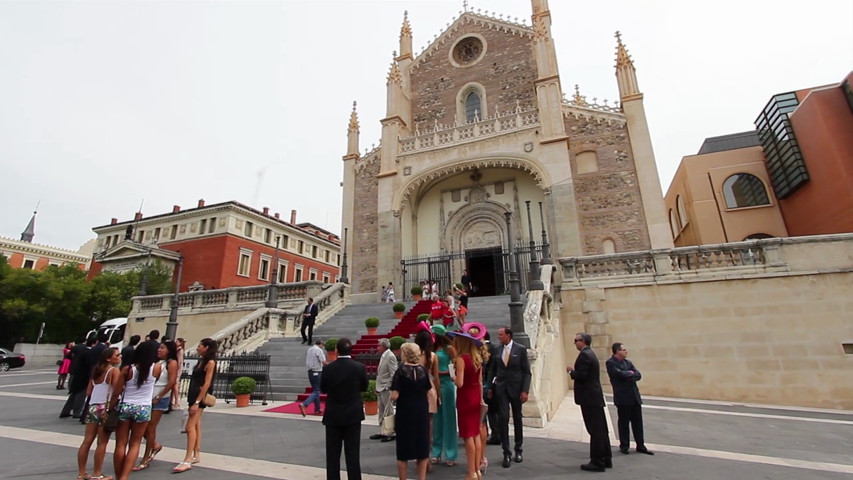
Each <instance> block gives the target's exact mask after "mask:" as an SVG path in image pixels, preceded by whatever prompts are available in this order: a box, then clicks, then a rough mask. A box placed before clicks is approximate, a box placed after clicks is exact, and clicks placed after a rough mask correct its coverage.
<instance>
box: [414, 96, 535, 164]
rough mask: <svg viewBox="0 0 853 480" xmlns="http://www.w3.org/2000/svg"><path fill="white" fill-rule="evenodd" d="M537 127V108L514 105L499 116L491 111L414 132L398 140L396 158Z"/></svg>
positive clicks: (498, 113)
mask: <svg viewBox="0 0 853 480" xmlns="http://www.w3.org/2000/svg"><path fill="white" fill-rule="evenodd" d="M538 126H539V110H538V109H536V108H535V107H533V108H527V109H522V108H521V107H520V106H518V105H516V108H515V109H513V110H510V111H508V112H503V113H500V112H495V114H494V115H493V116H491V117H487V118H485V119H483V120H478V121H476V122H472V123H465V124H461V125H459V124H456V125H443V124H439V123H436V124H435V125H434V128H432V129H430V130H427V131H426V132H421V131H419V130H416V132H415V135H412V136H410V137H402V138H400V140H399V141H400V155H401V156H402V155H409V154H413V153H419V152H423V151H428V150H434V149H438V148H445V147H449V146H455V145H461V144H464V143H468V142H473V141H474V140H482V139H484V138H488V137H494V136H498V135H503V134H505V133H511V132H517V131H520V130H527V129H530V128H534V127H538Z"/></svg>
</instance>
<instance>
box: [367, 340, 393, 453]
mask: <svg viewBox="0 0 853 480" xmlns="http://www.w3.org/2000/svg"><path fill="white" fill-rule="evenodd" d="M379 353H381V354H382V356H381V357H379V366H378V367H377V368H376V396H377V397H379V405H378V407H379V409H378V417H379V426H380V427H381V426H382V419H383V418H384V417H385V409H386V408H387V405H388V403H389V402H390V401H391V380H393V379H394V372H396V371H397V356H396V355H394V352H392V351H391V342H390V341H389V340H388V339H387V338H380V339H379ZM394 438H395V437H394V436H393V435H392V436H385V435H382V434H381V433H374V434H373V435H371V436H370V439H371V440H382V441H383V442H390V441H391V440H394Z"/></svg>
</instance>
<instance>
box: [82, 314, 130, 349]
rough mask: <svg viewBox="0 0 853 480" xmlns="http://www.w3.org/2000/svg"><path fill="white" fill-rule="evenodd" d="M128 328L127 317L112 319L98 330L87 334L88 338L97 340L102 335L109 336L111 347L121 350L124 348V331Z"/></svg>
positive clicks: (108, 340)
mask: <svg viewBox="0 0 853 480" xmlns="http://www.w3.org/2000/svg"><path fill="white" fill-rule="evenodd" d="M125 328H127V317H121V318H111V319H109V320H107V321H105V322H104V323H102V324H101V326H100V327H98V329H97V330H90V331H89V333H88V334H86V338H87V339H89V338H96V337H97V336H98V335H99V334H101V333H106V334H107V338H108V339H107V342H109V344H110V346H111V347H115V348H117V349H119V350H121V349H122V347H124V330H125Z"/></svg>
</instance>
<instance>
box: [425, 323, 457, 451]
mask: <svg viewBox="0 0 853 480" xmlns="http://www.w3.org/2000/svg"><path fill="white" fill-rule="evenodd" d="M432 333H433V335H434V336H435V340H434V343H433V345H434V347H433V348H434V350H435V354H436V357H437V358H438V379H439V385H440V389H439V390H440V392H441V396H440V397H439V399H438V411H437V412H436V414H435V417H434V418H433V429H432V458H430V463H432V464H436V463H438V462H440V461H441V458H442V451H443V452H444V462H445V463H446V464H447V465H448V466H451V467H452V466H453V465H456V459H457V457H458V451H457V444H458V438H459V436H458V433H457V431H456V385H455V384H454V383H453V378H451V376H450V365H452V363H453V361H454V360H455V359H456V352H455V351H454V350H453V346H452V345H451V344H450V339H449V338H447V335H446V333H447V330H446V329H445V328H444V325H433V326H432Z"/></svg>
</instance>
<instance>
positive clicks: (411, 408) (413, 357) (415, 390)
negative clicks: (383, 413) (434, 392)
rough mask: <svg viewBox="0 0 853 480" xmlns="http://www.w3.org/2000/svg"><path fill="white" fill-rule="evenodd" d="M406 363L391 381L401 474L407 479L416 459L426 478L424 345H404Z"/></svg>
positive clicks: (420, 473)
mask: <svg viewBox="0 0 853 480" xmlns="http://www.w3.org/2000/svg"><path fill="white" fill-rule="evenodd" d="M400 350H401V356H402V360H403V362H404V363H403V365H402V366H401V367H400V368H398V369H397V372H396V373H394V379H393V380H392V381H391V400H393V401H395V402H396V403H397V414H396V417H395V418H396V430H397V476H398V477H399V478H400V480H406V467H407V466H408V461H409V460H415V465H416V466H417V471H418V480H425V479H426V474H427V465H428V462H427V460H428V459H429V448H430V440H431V439H430V436H429V403H428V402H427V391H428V390H429V389H431V388H432V384H431V383H430V380H429V374H428V373H427V371H426V369H425V368H424V367H422V366H421V365H420V353H421V349H420V348H419V347H418V346H417V345H415V344H414V343H404V344H403V346H402V347H401V348H400Z"/></svg>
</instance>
